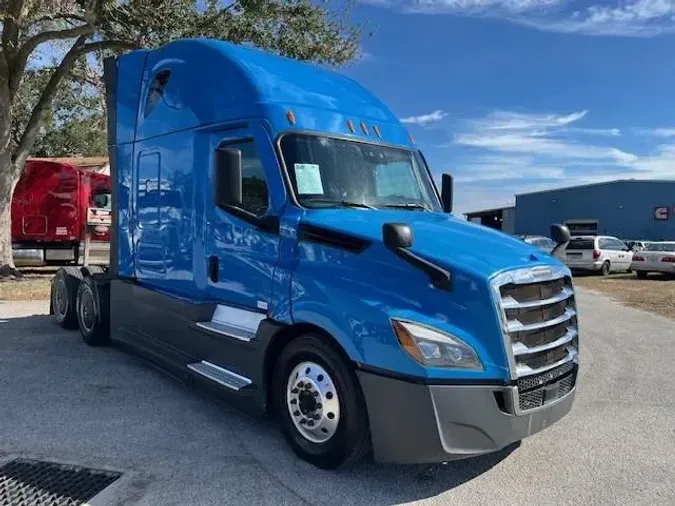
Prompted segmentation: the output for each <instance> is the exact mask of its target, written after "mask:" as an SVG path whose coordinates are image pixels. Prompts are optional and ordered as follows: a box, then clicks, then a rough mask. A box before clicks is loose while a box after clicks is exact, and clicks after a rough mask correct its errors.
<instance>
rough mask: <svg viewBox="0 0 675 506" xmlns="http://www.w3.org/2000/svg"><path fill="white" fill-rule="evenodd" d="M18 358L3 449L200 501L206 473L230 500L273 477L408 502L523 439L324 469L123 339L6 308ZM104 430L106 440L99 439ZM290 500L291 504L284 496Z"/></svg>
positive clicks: (330, 499) (329, 493) (341, 497)
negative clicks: (467, 451) (173, 487)
mask: <svg viewBox="0 0 675 506" xmlns="http://www.w3.org/2000/svg"><path fill="white" fill-rule="evenodd" d="M2 309H3V308H2V304H0V314H6V312H3V311H2ZM12 354H13V355H14V357H15V358H14V359H12V363H11V364H10V363H9V362H5V363H2V360H0V364H1V365H2V367H3V368H4V367H8V370H7V373H8V374H9V375H10V377H14V380H12V381H0V399H1V400H3V401H4V402H8V403H12V402H15V403H16V406H17V407H16V408H15V411H14V413H13V415H12V416H13V417H14V427H17V429H14V430H15V431H16V433H15V434H13V435H11V436H8V437H5V438H0V444H2V446H1V447H0V453H2V452H9V453H12V452H19V453H24V454H25V455H24V456H26V457H31V456H34V455H31V452H38V453H39V454H42V453H44V454H46V455H48V456H49V457H50V458H53V459H54V460H61V459H62V458H65V457H67V458H68V459H69V460H75V461H76V462H75V463H77V461H82V463H83V464H86V463H87V461H88V459H89V457H87V456H88V455H101V456H106V458H105V464H106V466H110V467H111V468H118V469H120V470H124V469H129V468H130V469H143V471H144V472H145V473H148V474H151V475H154V476H155V477H156V479H157V480H158V483H157V487H161V486H162V483H165V481H164V480H168V481H171V482H173V483H177V482H180V483H182V484H183V485H182V487H184V488H185V489H191V490H189V493H190V495H191V496H192V497H194V498H195V499H197V502H199V498H200V497H202V496H204V494H206V493H207V491H206V490H205V489H203V488H202V487H203V485H199V484H198V482H197V481H196V479H195V476H196V475H197V476H198V475H200V474H201V475H202V477H203V476H204V475H206V476H210V475H216V476H218V479H217V480H209V481H208V483H209V484H208V487H215V488H218V487H223V488H224V489H223V491H222V493H223V494H224V495H223V497H226V496H227V495H228V491H227V490H225V488H226V487H225V484H226V483H228V482H236V483H238V484H243V485H242V486H245V487H246V488H251V489H254V490H255V489H256V488H258V489H259V492H254V493H259V494H260V498H261V499H262V503H271V502H275V501H276V498H275V497H269V494H270V493H271V492H268V490H267V488H265V487H264V485H259V484H258V482H257V480H260V476H261V475H262V476H266V477H267V478H269V479H270V480H267V481H269V482H270V483H273V484H274V487H276V489H279V487H281V489H280V490H283V491H284V493H285V494H292V496H291V497H295V503H308V504H368V505H369V506H377V505H393V504H400V503H406V502H410V501H415V500H420V499H425V498H430V497H434V496H437V495H439V494H442V493H443V492H446V491H448V490H450V489H453V488H455V487H458V486H460V485H462V484H464V483H467V482H469V481H471V480H473V479H474V478H476V477H478V476H480V475H482V474H483V473H486V472H487V471H489V470H490V469H491V468H493V467H494V466H496V465H497V464H499V463H500V462H501V461H502V460H504V459H505V458H507V457H508V456H509V455H510V454H511V453H512V452H513V451H514V450H515V449H516V448H517V447H518V444H515V445H512V446H510V447H508V448H506V449H504V450H502V451H500V452H496V453H493V454H489V455H485V456H481V457H477V458H473V459H467V460H462V461H455V462H450V463H448V464H445V465H443V464H438V465H423V466H420V465H417V466H400V465H381V464H375V463H373V462H372V461H370V460H366V461H363V462H361V463H359V464H358V465H356V466H354V467H351V468H347V469H342V470H337V471H323V470H320V469H317V468H315V467H313V466H311V465H309V464H307V463H305V462H304V461H301V460H300V459H298V458H297V457H296V456H295V455H294V454H293V453H292V451H291V450H290V448H289V447H288V446H287V444H286V442H285V441H284V439H283V437H282V436H281V433H280V431H279V430H278V428H277V426H276V424H275V423H273V422H272V421H270V420H269V419H266V418H262V419H261V418H256V417H253V416H251V415H247V414H245V413H242V412H240V411H237V410H236V409H234V408H233V407H231V406H230V405H228V404H225V403H224V402H222V401H221V400H219V399H217V398H214V397H212V396H209V395H207V394H204V393H203V392H202V391H196V390H195V389H193V388H191V387H189V386H186V385H184V384H183V383H179V382H177V381H176V380H175V379H172V377H171V376H168V375H165V374H162V373H161V372H159V371H158V370H157V369H156V368H155V367H154V366H151V365H150V364H148V363H147V362H144V361H141V360H140V359H137V358H135V357H132V356H131V355H129V353H128V352H126V351H123V350H122V349H121V348H120V347H117V346H113V347H110V348H105V349H100V348H99V349H94V348H89V347H87V346H85V345H84V343H82V342H81V340H80V336H79V333H78V332H67V331H64V330H62V329H61V328H59V327H58V326H57V325H56V324H55V323H54V322H53V319H52V318H51V317H49V316H47V315H33V316H26V317H18V318H12V317H7V316H5V317H1V316H0V358H1V357H2V356H3V355H4V356H5V357H7V356H8V355H12ZM30 364H32V365H33V367H30ZM35 364H40V367H34V366H35ZM15 382H16V383H15ZM17 385H18V386H17ZM94 387H96V388H94ZM36 392H39V393H40V395H35V393H36ZM24 418H25V419H24ZM36 419H39V420H40V422H39V424H38V423H35V421H36ZM64 419H67V420H68V423H67V426H65V422H64V421H63V420H64ZM1 420H2V415H1V414H0V421H1ZM100 434H105V438H100V437H98V438H97V437H96V435H100ZM27 441H31V445H33V446H34V449H32V448H31V447H30V446H27V445H28V443H27ZM6 445H10V447H5V446H6ZM12 445H13V446H14V447H12ZM17 448H18V449H17ZM37 448H39V449H37ZM247 466H248V467H247ZM251 466H253V467H252V468H251ZM256 468H257V469H256ZM247 469H248V470H249V471H246V470H247ZM250 469H253V471H250ZM168 481H167V482H166V484H167V486H169V485H168ZM249 482H250V483H249ZM272 490H274V488H273V489H272ZM211 492H213V491H211ZM229 493H230V494H231V493H232V492H229ZM277 493H279V492H277ZM229 499H231V498H229ZM226 502H230V501H224V503H226ZM279 502H286V501H282V500H281V498H279ZM291 502H293V501H291Z"/></svg>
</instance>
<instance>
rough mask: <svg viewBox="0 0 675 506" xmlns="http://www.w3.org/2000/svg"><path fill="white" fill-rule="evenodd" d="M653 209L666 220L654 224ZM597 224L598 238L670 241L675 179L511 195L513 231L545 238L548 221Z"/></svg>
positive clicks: (673, 237)
mask: <svg viewBox="0 0 675 506" xmlns="http://www.w3.org/2000/svg"><path fill="white" fill-rule="evenodd" d="M657 207H668V219H666V220H657V219H655V216H654V213H655V208H657ZM570 219H572V220H598V234H606V235H613V236H616V237H619V238H622V239H645V240H665V239H668V240H675V180H673V181H613V182H610V183H600V184H593V185H586V186H577V187H572V188H562V189H560V190H552V191H546V192H538V193H527V194H522V195H516V233H518V234H541V235H548V233H549V228H550V225H551V224H552V223H563V222H564V221H565V220H570Z"/></svg>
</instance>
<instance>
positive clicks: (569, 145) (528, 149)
mask: <svg viewBox="0 0 675 506" xmlns="http://www.w3.org/2000/svg"><path fill="white" fill-rule="evenodd" d="M587 114H588V111H587V110H582V111H577V112H572V113H568V114H524V113H516V112H508V111H496V112H493V113H491V114H489V115H488V116H486V117H485V118H480V119H475V120H471V121H469V122H468V123H467V125H468V127H469V129H468V131H466V132H460V133H458V134H456V135H455V138H454V141H453V142H452V143H450V144H446V145H445V146H446V147H448V146H450V145H459V146H469V147H473V148H482V149H488V150H492V151H497V152H502V153H523V154H529V155H537V156H546V157H552V158H555V157H559V158H562V159H565V160H571V159H581V160H595V161H597V160H605V161H608V162H615V163H626V162H627V161H630V160H631V159H632V158H631V157H632V156H633V155H631V154H630V153H625V152H623V151H621V150H619V149H617V148H614V147H611V146H609V147H608V146H598V145H594V144H586V143H581V142H575V141H573V140H569V139H566V138H564V136H565V134H567V133H570V132H573V133H577V134H580V133H584V131H585V130H590V131H591V132H593V133H597V132H598V131H603V132H606V131H611V132H614V131H615V130H616V131H618V129H608V130H602V129H601V130H596V129H582V128H577V127H574V128H571V127H568V125H571V124H572V123H575V122H577V121H579V120H581V119H583V118H585V117H586V115H587ZM561 137H562V138H561Z"/></svg>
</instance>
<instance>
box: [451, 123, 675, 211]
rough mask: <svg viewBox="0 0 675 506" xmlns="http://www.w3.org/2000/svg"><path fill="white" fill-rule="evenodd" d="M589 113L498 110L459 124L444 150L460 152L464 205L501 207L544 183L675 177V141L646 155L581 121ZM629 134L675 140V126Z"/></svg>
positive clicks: (457, 166)
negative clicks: (628, 147) (628, 148)
mask: <svg viewBox="0 0 675 506" xmlns="http://www.w3.org/2000/svg"><path fill="white" fill-rule="evenodd" d="M589 114H590V113H589V112H588V111H585V110H582V111H578V112H571V113H563V114H558V113H556V114H525V113H522V112H509V111H496V112H493V113H491V114H488V115H487V116H485V117H483V118H475V119H471V120H467V121H465V122H464V123H462V124H460V127H461V128H460V130H459V131H458V132H456V133H455V135H454V138H453V141H452V142H450V143H448V144H445V145H444V147H452V148H453V152H454V153H455V155H454V156H453V158H452V160H451V162H450V163H451V167H449V170H450V172H452V173H453V174H454V175H455V180H456V181H457V183H458V191H457V194H458V195H459V194H460V193H461V192H460V190H459V188H460V187H461V188H462V190H461V191H462V192H469V195H468V196H464V197H462V199H461V201H462V208H463V209H464V210H472V209H473V210H476V209H480V208H483V207H485V208H487V207H499V206H501V205H506V204H507V203H508V202H510V200H509V199H512V197H513V195H514V194H518V193H526V192H529V191H536V190H540V189H546V188H555V187H561V186H571V185H575V184H584V183H595V182H600V181H611V180H615V179H630V178H634V179H668V178H673V177H675V139H674V140H673V141H672V142H668V143H665V144H660V145H656V146H654V147H653V148H652V149H651V150H650V151H648V152H647V153H646V154H636V153H632V152H628V151H627V150H625V149H622V148H621V147H618V146H616V145H612V143H614V142H617V141H618V140H620V137H621V134H622V132H621V131H620V130H619V129H617V128H599V129H596V128H585V127H581V126H577V122H581V121H582V120H584V119H587V117H588V116H589ZM628 132H631V133H633V134H635V133H636V132H640V133H641V134H642V135H651V136H655V137H660V138H668V137H675V128H673V129H669V128H657V129H640V130H638V131H636V130H635V129H629V130H628ZM598 135H600V136H601V139H598V138H597V136H598ZM593 140H596V141H598V140H602V141H603V142H601V143H596V142H592V141H593ZM669 141H670V139H669ZM478 194H481V195H482V196H481V197H480V198H478V197H477V195H478Z"/></svg>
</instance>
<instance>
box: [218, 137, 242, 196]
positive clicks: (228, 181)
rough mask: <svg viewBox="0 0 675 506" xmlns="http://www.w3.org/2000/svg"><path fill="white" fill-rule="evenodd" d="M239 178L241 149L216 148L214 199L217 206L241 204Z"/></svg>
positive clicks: (240, 176)
mask: <svg viewBox="0 0 675 506" xmlns="http://www.w3.org/2000/svg"><path fill="white" fill-rule="evenodd" d="M241 180H242V175H241V150H239V149H230V148H218V149H216V153H215V163H214V182H215V186H214V200H215V203H216V205H217V206H218V207H228V206H239V205H241V182H242V181H241Z"/></svg>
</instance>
